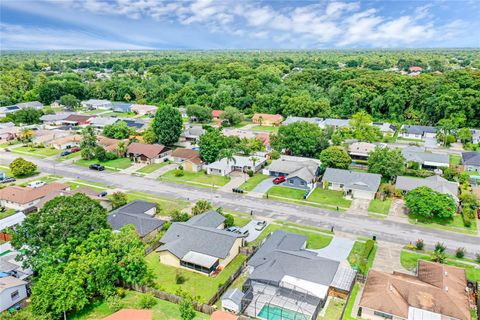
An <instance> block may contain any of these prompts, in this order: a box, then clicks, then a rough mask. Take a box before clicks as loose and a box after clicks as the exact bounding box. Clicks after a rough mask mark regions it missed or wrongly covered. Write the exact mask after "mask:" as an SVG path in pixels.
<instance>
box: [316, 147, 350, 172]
mask: <svg viewBox="0 0 480 320" xmlns="http://www.w3.org/2000/svg"><path fill="white" fill-rule="evenodd" d="M320 161H321V162H322V166H323V167H324V168H337V169H348V167H349V166H350V164H351V163H352V158H350V156H349V155H348V153H347V151H346V150H345V149H344V148H342V147H339V146H331V147H328V148H326V149H325V150H323V151H322V152H321V153H320Z"/></svg>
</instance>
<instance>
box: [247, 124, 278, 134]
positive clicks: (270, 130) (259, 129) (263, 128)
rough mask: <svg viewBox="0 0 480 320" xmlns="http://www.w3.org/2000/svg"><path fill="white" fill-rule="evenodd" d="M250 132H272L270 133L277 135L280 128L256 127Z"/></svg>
mask: <svg viewBox="0 0 480 320" xmlns="http://www.w3.org/2000/svg"><path fill="white" fill-rule="evenodd" d="M250 130H252V131H259V132H270V133H276V132H277V131H278V127H273V126H260V125H259V126H254V127H252V128H251V129H250Z"/></svg>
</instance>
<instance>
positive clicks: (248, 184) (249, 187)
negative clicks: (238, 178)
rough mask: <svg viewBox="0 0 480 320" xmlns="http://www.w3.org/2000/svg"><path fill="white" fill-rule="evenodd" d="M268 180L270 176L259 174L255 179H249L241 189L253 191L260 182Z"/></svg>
mask: <svg viewBox="0 0 480 320" xmlns="http://www.w3.org/2000/svg"><path fill="white" fill-rule="evenodd" d="M268 178H270V176H267V175H264V174H260V173H257V174H255V175H254V176H253V177H251V178H249V179H248V180H247V181H246V182H244V183H243V184H242V185H241V186H240V187H239V188H240V189H242V190H245V191H252V190H253V189H255V187H256V186H257V185H258V184H259V183H260V182H262V181H263V180H266V179H268ZM272 179H273V178H272Z"/></svg>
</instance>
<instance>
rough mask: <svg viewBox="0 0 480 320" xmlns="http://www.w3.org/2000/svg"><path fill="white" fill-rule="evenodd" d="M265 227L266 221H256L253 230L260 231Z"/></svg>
mask: <svg viewBox="0 0 480 320" xmlns="http://www.w3.org/2000/svg"><path fill="white" fill-rule="evenodd" d="M266 225H267V221H258V222H257V225H256V226H255V230H257V231H261V230H263V228H265V226H266Z"/></svg>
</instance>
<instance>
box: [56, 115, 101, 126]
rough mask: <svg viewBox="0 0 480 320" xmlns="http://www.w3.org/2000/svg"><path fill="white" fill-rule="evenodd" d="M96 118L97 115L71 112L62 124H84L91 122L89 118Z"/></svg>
mask: <svg viewBox="0 0 480 320" xmlns="http://www.w3.org/2000/svg"><path fill="white" fill-rule="evenodd" d="M92 118H96V116H94V115H93V116H90V115H82V114H71V115H69V116H68V117H67V118H65V120H63V121H62V124H63V125H65V126H72V127H76V126H84V125H88V124H89V120H90V119H92Z"/></svg>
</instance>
